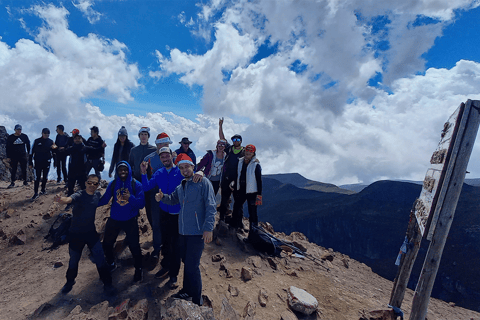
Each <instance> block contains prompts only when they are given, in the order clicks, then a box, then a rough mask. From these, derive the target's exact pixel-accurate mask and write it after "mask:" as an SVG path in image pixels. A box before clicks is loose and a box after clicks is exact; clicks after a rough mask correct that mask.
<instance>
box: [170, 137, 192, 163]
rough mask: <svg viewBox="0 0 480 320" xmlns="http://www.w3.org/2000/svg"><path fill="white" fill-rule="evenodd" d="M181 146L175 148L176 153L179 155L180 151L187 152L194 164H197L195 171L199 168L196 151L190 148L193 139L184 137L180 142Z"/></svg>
mask: <svg viewBox="0 0 480 320" xmlns="http://www.w3.org/2000/svg"><path fill="white" fill-rule="evenodd" d="M179 144H180V148H178V149H177V150H175V153H176V154H177V156H178V155H179V154H180V153H185V154H186V155H187V156H189V157H190V158H191V159H192V162H193V165H194V166H195V167H194V168H193V171H196V170H197V157H196V156H195V153H194V152H193V150H192V149H190V145H191V144H192V141H190V140H188V138H187V137H185V138H182V141H180V142H179Z"/></svg>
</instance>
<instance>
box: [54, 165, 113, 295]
mask: <svg viewBox="0 0 480 320" xmlns="http://www.w3.org/2000/svg"><path fill="white" fill-rule="evenodd" d="M99 183H100V177H99V176H97V175H95V174H91V175H89V176H88V178H87V187H86V189H85V190H80V191H78V192H77V193H74V194H72V195H71V196H70V197H62V196H61V195H60V194H57V195H56V196H55V197H54V201H56V202H59V203H63V204H75V205H74V207H73V212H72V214H73V217H72V224H71V225H70V229H69V231H68V236H69V244H68V252H69V254H70V261H69V262H68V269H67V274H66V278H67V283H65V285H64V286H63V288H62V293H63V294H66V293H68V292H70V291H71V290H72V288H73V285H74V284H75V278H76V277H77V274H78V264H79V262H80V258H81V256H82V251H83V248H84V247H85V245H87V246H88V248H89V249H90V252H91V253H92V258H93V259H92V260H93V262H94V263H95V264H96V266H97V271H98V274H99V276H100V280H102V282H103V285H104V290H105V292H106V293H107V294H113V293H114V288H113V286H112V275H111V274H110V270H109V268H108V265H107V262H106V260H105V256H104V254H103V248H102V243H101V242H100V237H99V235H98V233H97V230H96V228H95V212H96V209H97V206H98V202H99V201H100V198H101V197H102V195H101V193H100V192H99V191H98V190H97V189H98V185H99Z"/></svg>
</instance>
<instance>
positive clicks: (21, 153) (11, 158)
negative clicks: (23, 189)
mask: <svg viewBox="0 0 480 320" xmlns="http://www.w3.org/2000/svg"><path fill="white" fill-rule="evenodd" d="M6 149H7V150H6V151H7V159H6V160H7V162H9V163H10V169H11V171H10V172H11V176H12V183H10V185H9V186H8V188H13V187H15V178H16V174H17V166H18V163H19V162H20V169H21V170H22V175H23V185H24V186H28V182H27V162H28V155H29V154H30V140H29V139H28V136H27V135H26V134H24V133H22V126H21V125H19V124H17V125H15V133H13V134H11V135H9V136H8V138H7V145H6Z"/></svg>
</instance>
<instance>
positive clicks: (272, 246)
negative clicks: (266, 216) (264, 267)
mask: <svg viewBox="0 0 480 320" xmlns="http://www.w3.org/2000/svg"><path fill="white" fill-rule="evenodd" d="M248 241H249V242H250V244H251V245H252V246H253V247H254V248H255V249H256V250H258V251H260V252H264V253H266V254H269V255H272V256H278V255H280V252H281V251H282V249H281V248H279V247H280V245H282V244H281V243H280V242H279V241H278V240H276V239H275V238H274V237H271V236H270V235H269V234H268V233H266V232H265V231H263V229H260V228H251V229H250V231H249V233H248Z"/></svg>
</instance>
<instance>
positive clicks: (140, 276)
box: [133, 268, 143, 282]
mask: <svg viewBox="0 0 480 320" xmlns="http://www.w3.org/2000/svg"><path fill="white" fill-rule="evenodd" d="M142 280H143V270H142V268H138V269H135V274H134V275H133V282H140V281H142Z"/></svg>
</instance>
